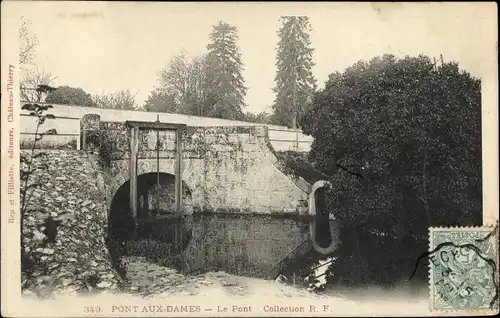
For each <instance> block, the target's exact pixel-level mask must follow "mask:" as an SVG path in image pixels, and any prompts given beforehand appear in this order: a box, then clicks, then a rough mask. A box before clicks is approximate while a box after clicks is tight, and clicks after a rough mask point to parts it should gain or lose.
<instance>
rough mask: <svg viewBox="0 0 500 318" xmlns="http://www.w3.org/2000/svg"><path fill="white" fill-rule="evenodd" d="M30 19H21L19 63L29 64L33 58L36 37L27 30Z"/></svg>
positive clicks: (36, 43) (36, 42)
mask: <svg viewBox="0 0 500 318" xmlns="http://www.w3.org/2000/svg"><path fill="white" fill-rule="evenodd" d="M29 24H30V21H24V20H23V21H22V23H21V27H20V28H19V63H20V64H31V63H32V62H33V60H34V59H35V55H36V48H37V47H38V44H39V42H38V38H37V36H36V35H34V34H32V33H31V32H30V30H29Z"/></svg>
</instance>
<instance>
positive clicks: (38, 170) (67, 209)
mask: <svg viewBox="0 0 500 318" xmlns="http://www.w3.org/2000/svg"><path fill="white" fill-rule="evenodd" d="M36 153H37V155H36V157H35V158H34V159H33V162H32V165H31V168H32V169H30V170H34V172H33V174H32V175H31V176H30V178H29V179H28V181H29V182H28V191H27V195H26V197H27V198H29V200H28V202H27V209H26V212H25V214H24V217H23V223H24V224H23V229H22V231H23V238H24V239H23V242H24V245H25V252H26V253H25V256H26V257H23V272H24V273H23V284H24V286H25V289H27V290H30V291H32V292H35V293H37V294H40V293H42V294H43V293H47V292H50V291H52V290H53V291H67V292H73V293H78V292H88V291H99V290H102V289H114V288H116V287H117V285H118V284H119V283H120V277H119V275H118V274H117V273H116V271H115V270H114V269H113V266H112V262H111V259H110V255H109V253H108V249H107V247H106V242H105V238H106V236H107V206H106V200H105V197H104V193H105V192H104V180H103V178H102V173H101V171H100V168H99V165H98V164H97V161H96V160H95V158H93V157H92V156H90V155H88V154H86V153H84V152H83V151H67V150H66V151H59V150H48V151H43V153H44V154H45V155H40V152H36ZM21 156H22V157H24V158H25V160H22V163H21V173H23V171H27V167H28V163H29V162H30V158H31V152H30V151H21ZM35 183H40V184H39V186H38V187H31V185H32V184H35ZM23 189H24V184H22V185H21V191H23ZM21 193H22V192H21ZM30 276H31V277H32V279H29V280H28V278H29V277H30Z"/></svg>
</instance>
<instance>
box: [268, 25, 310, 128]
mask: <svg viewBox="0 0 500 318" xmlns="http://www.w3.org/2000/svg"><path fill="white" fill-rule="evenodd" d="M281 23H282V26H281V28H280V30H279V31H278V35H279V42H278V48H277V55H276V66H277V68H278V70H277V73H276V78H275V81H276V86H275V88H274V92H275V94H276V99H275V103H274V105H273V111H274V112H273V122H275V123H276V124H279V125H284V126H287V127H292V128H297V118H298V117H299V116H300V115H301V114H302V113H303V112H304V111H305V109H306V107H307V105H308V104H309V103H310V102H311V99H312V96H313V93H314V91H315V88H316V80H315V79H314V77H313V74H312V67H313V66H314V63H313V61H312V54H313V51H314V50H313V49H312V48H310V45H311V40H310V36H309V33H308V32H309V31H311V26H310V23H309V18H308V17H282V18H281Z"/></svg>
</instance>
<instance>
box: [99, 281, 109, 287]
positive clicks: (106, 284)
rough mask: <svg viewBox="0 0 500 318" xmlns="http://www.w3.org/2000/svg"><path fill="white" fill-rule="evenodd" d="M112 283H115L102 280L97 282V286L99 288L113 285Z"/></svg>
mask: <svg viewBox="0 0 500 318" xmlns="http://www.w3.org/2000/svg"><path fill="white" fill-rule="evenodd" d="M111 285H113V283H111V282H105V281H104V282H100V283H99V284H97V287H99V288H109V287H111Z"/></svg>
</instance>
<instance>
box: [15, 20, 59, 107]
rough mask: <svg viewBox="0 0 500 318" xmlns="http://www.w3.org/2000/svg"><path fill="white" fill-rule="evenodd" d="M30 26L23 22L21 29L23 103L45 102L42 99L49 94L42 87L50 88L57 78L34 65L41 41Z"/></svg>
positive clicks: (21, 88)
mask: <svg viewBox="0 0 500 318" xmlns="http://www.w3.org/2000/svg"><path fill="white" fill-rule="evenodd" d="M29 25H30V21H25V20H22V23H21V27H20V28H19V64H20V68H21V79H20V83H19V84H20V97H21V100H22V101H27V102H35V101H36V102H43V100H42V98H43V97H46V96H47V94H45V93H46V92H44V93H42V91H41V90H40V89H39V88H40V85H42V86H47V87H48V86H50V85H51V84H52V82H53V81H54V80H55V79H56V77H54V76H53V75H52V74H51V73H50V72H46V71H45V70H40V69H38V68H37V67H36V66H35V65H34V64H33V62H34V60H35V57H36V49H37V47H38V45H39V41H38V37H37V36H36V35H35V34H33V33H31V30H30V27H29Z"/></svg>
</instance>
